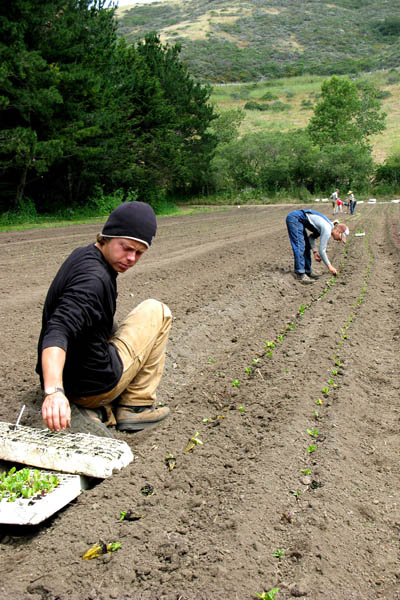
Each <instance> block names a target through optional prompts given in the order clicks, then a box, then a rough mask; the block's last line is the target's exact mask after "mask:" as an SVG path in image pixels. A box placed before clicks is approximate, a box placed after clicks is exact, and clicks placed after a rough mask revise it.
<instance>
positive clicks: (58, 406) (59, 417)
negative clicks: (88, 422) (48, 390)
mask: <svg viewBox="0 0 400 600" xmlns="http://www.w3.org/2000/svg"><path fill="white" fill-rule="evenodd" d="M42 417H43V421H44V422H45V424H46V426H47V427H48V428H49V429H51V430H52V431H60V430H61V429H66V428H67V427H69V426H70V424H71V407H70V405H69V402H68V398H66V397H65V396H64V394H63V393H62V392H55V393H54V394H49V395H48V396H46V398H45V399H44V401H43V404H42Z"/></svg>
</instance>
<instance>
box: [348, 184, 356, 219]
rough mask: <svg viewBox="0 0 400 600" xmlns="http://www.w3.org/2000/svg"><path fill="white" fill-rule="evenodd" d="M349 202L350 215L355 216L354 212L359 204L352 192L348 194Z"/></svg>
mask: <svg viewBox="0 0 400 600" xmlns="http://www.w3.org/2000/svg"><path fill="white" fill-rule="evenodd" d="M347 201H348V203H349V209H350V214H351V215H354V210H355V208H356V204H357V202H356V201H355V199H354V194H353V192H352V191H351V190H349V191H348V192H347Z"/></svg>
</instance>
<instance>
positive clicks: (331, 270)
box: [328, 265, 337, 275]
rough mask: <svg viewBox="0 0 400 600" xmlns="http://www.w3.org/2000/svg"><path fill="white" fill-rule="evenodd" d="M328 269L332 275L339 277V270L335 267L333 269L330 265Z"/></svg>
mask: <svg viewBox="0 0 400 600" xmlns="http://www.w3.org/2000/svg"><path fill="white" fill-rule="evenodd" d="M328 269H329V273H332V275H337V269H335V267H332V265H328Z"/></svg>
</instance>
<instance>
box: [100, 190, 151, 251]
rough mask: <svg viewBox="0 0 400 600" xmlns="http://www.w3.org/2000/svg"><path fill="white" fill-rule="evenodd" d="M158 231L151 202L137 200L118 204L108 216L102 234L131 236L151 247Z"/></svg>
mask: <svg viewBox="0 0 400 600" xmlns="http://www.w3.org/2000/svg"><path fill="white" fill-rule="evenodd" d="M156 231H157V221H156V215H155V214H154V210H153V209H152V208H151V206H150V204H146V203H145V202H137V201H135V202H125V203H124V204H120V205H119V206H117V208H115V209H114V210H113V211H112V213H111V214H110V216H109V217H108V219H107V221H106V223H105V225H104V227H103V231H102V232H101V235H104V236H105V237H118V238H129V239H130V240H136V241H138V242H142V243H143V244H146V246H147V247H149V246H150V245H151V242H152V241H153V239H154V237H155V235H156Z"/></svg>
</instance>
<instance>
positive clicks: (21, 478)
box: [0, 467, 60, 502]
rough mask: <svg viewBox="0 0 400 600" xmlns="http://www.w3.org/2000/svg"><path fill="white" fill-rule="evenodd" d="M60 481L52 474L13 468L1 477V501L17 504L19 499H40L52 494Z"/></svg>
mask: <svg viewBox="0 0 400 600" xmlns="http://www.w3.org/2000/svg"><path fill="white" fill-rule="evenodd" d="M59 483H60V479H59V478H58V477H57V476H56V475H54V474H52V473H44V472H43V471H39V470H38V469H31V468H29V467H26V468H24V469H20V470H19V471H17V469H16V467H12V468H11V469H10V470H9V471H8V473H7V472H6V471H4V472H3V473H1V475H0V501H1V500H3V499H5V500H6V501H7V502H15V500H17V498H32V497H33V496H35V497H36V498H40V497H42V496H45V495H46V494H49V493H50V492H52V491H53V490H54V489H55V488H56V487H57V486H58V484H59Z"/></svg>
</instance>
